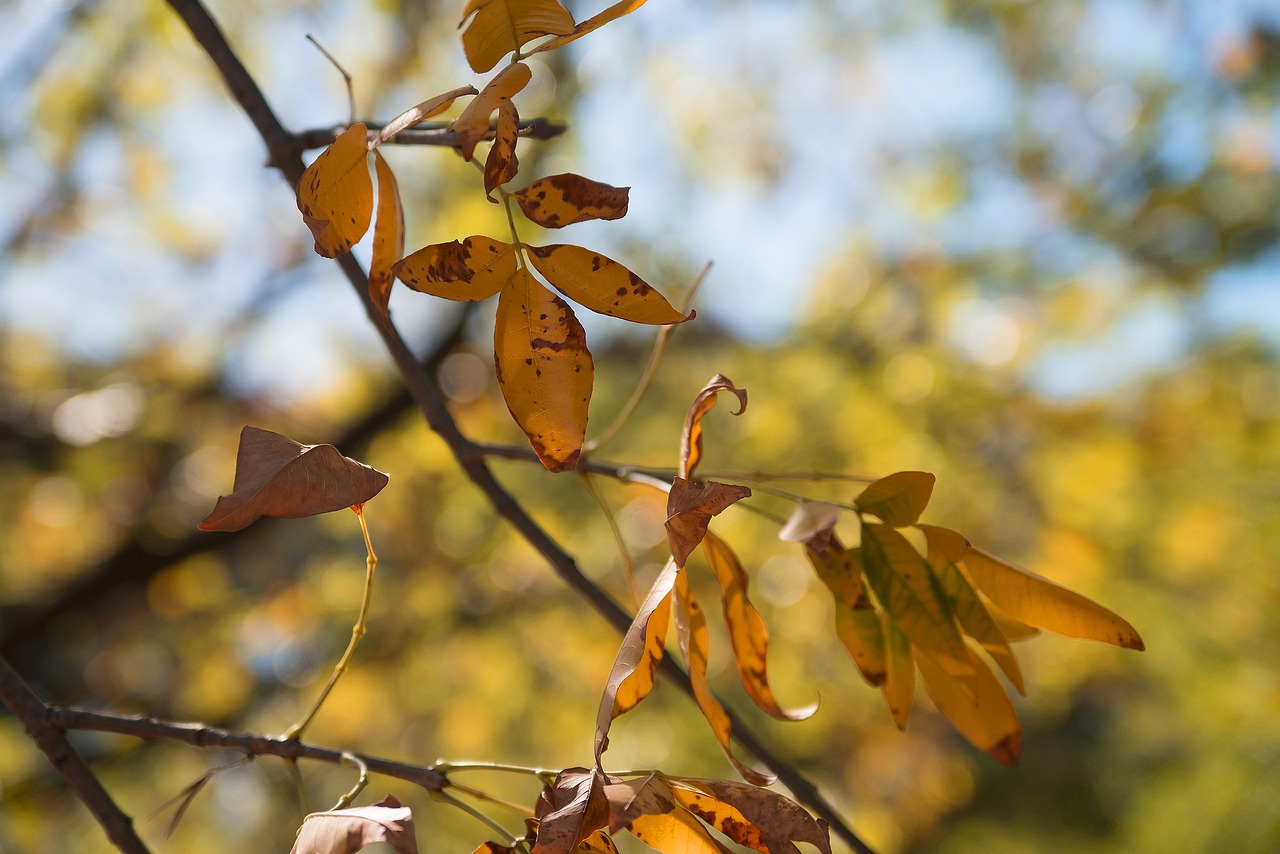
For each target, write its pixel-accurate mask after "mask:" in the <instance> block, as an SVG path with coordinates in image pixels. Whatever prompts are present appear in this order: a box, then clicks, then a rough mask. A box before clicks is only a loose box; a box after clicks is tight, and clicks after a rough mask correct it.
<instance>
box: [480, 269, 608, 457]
mask: <svg viewBox="0 0 1280 854" xmlns="http://www.w3.org/2000/svg"><path fill="white" fill-rule="evenodd" d="M493 342H494V343H493V351H494V357H495V360H496V363H497V374H498V385H499V386H500V387H501V388H502V396H503V398H504V399H505V400H506V402H507V408H508V409H509V410H511V416H512V417H513V418H515V420H516V423H517V424H519V425H520V429H521V430H523V431H524V433H525V435H526V436H528V437H529V444H530V445H532V446H533V450H534V452H535V453H537V455H538V459H540V460H541V461H542V464H543V465H544V466H545V467H546V468H547V469H548V470H550V471H568V470H570V469H573V468H574V467H576V466H577V465H578V457H579V455H580V454H581V453H582V439H583V436H584V435H585V433H586V430H587V410H588V408H589V406H590V404H591V386H592V382H593V379H594V376H595V365H594V363H593V362H592V361H591V353H590V351H589V350H587V337H586V334H585V333H584V332H583V330H582V324H580V323H579V322H578V318H576V317H574V316H573V310H572V309H570V308H569V305H568V303H566V302H565V301H564V300H562V299H560V298H559V297H557V296H556V295H555V294H553V293H551V291H549V290H547V289H546V288H544V287H543V286H542V285H540V284H539V283H538V282H537V281H536V280H535V279H534V278H533V276H531V275H530V274H529V271H528V270H524V269H519V270H516V272H515V273H514V274H512V276H511V278H510V279H508V280H507V283H506V284H505V285H503V287H502V292H501V294H500V296H499V298H498V316H497V319H496V321H495V323H494V331H493Z"/></svg>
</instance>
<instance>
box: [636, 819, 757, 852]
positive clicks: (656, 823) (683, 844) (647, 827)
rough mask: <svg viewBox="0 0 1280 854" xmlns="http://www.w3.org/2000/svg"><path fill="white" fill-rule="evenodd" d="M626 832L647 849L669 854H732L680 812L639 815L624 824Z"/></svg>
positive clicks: (700, 825)
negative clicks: (627, 823) (646, 846)
mask: <svg viewBox="0 0 1280 854" xmlns="http://www.w3.org/2000/svg"><path fill="white" fill-rule="evenodd" d="M627 830H629V831H630V832H631V835H632V836H634V837H635V838H636V839H639V840H640V841H641V842H643V843H644V844H645V845H648V846H649V847H650V848H653V849H655V850H657V851H665V852H670V854H733V852H731V851H730V850H729V849H728V848H726V847H725V846H723V845H721V844H720V843H719V842H717V841H716V840H715V839H713V838H712V837H711V834H710V833H708V832H707V829H706V828H705V827H703V826H702V824H701V823H699V821H698V820H697V819H696V818H694V817H693V816H692V815H690V814H689V813H688V812H686V811H685V810H682V809H681V810H676V811H674V812H671V813H667V814H666V815H644V816H640V817H639V818H637V819H635V820H634V821H632V822H631V823H630V824H629V825H627Z"/></svg>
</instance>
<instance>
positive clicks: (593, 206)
mask: <svg viewBox="0 0 1280 854" xmlns="http://www.w3.org/2000/svg"><path fill="white" fill-rule="evenodd" d="M630 189H631V188H630V187H613V186H610V185H608V184H602V183H600V182H599V181H592V180H591V179H590V178H584V177H582V176H581V175H575V174H573V173H572V172H565V173H562V174H559V175H549V176H547V177H546V178H539V179H538V180H537V181H534V182H533V183H532V184H530V185H529V186H527V187H525V188H524V189H523V190H520V191H519V192H517V193H516V194H515V197H516V201H517V202H519V204H520V210H522V211H524V215H525V216H527V217H528V218H529V219H530V220H531V221H533V222H535V223H537V224H538V225H540V226H542V227H543V228H564V227H565V226H566V225H573V224H574V223H576V222H585V221H587V220H592V219H621V218H622V217H624V216H626V213H627V203H628V195H629V191H630Z"/></svg>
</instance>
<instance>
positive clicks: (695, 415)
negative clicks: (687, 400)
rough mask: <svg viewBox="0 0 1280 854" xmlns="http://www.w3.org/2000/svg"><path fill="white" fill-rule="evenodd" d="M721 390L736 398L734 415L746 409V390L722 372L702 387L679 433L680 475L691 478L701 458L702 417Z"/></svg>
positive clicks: (714, 402) (714, 403) (713, 403)
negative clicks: (682, 429)
mask: <svg viewBox="0 0 1280 854" xmlns="http://www.w3.org/2000/svg"><path fill="white" fill-rule="evenodd" d="M722 391H728V392H732V393H733V394H734V396H736V397H737V398H738V411H737V412H735V413H733V414H734V415H741V414H742V413H743V412H745V411H746V409H747V390H746V389H745V388H738V387H737V386H736V385H734V384H733V380H731V379H729V378H728V377H726V376H725V375H724V374H716V375H715V376H714V377H712V378H711V380H710V382H708V383H707V384H706V385H705V386H703V387H702V391H700V392H698V395H697V397H695V398H694V399H693V404H692V405H691V406H690V407H689V413H688V414H687V415H686V416H685V419H684V432H682V433H681V434H680V477H683V478H686V479H688V480H692V479H693V470H694V469H696V468H697V467H698V463H699V462H701V460H702V417H703V416H704V415H706V414H707V413H708V412H710V411H711V407H713V406H715V405H716V394H717V393H719V392H722Z"/></svg>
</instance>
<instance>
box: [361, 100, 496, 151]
mask: <svg viewBox="0 0 1280 854" xmlns="http://www.w3.org/2000/svg"><path fill="white" fill-rule="evenodd" d="M477 94H479V92H477V90H476V87H474V86H461V87H459V88H457V89H453V90H451V91H449V92H445V93H444V94H443V95H436V96H435V97H434V98H428V99H427V100H425V101H423V102H422V103H421V104H417V105H415V106H413V107H410V108H409V109H407V110H405V111H404V112H403V113H401V114H400V115H398V116H396V117H395V118H394V119H392V120H391V121H389V122H387V123H386V124H385V125H383V127H382V130H380V131H378V135H377V136H376V137H374V139H373V142H371V143H369V147H370V148H377V147H378V146H379V145H381V144H382V143H384V142H386V141H387V140H389V139H391V138H392V137H393V136H395V135H396V134H398V133H400V131H402V130H407V129H409V128H411V127H413V126H414V125H416V124H418V123H419V122H425V121H426V120H427V119H429V118H431V117H432V116H438V115H440V114H441V113H443V112H444V111H445V110H447V109H449V108H450V107H451V106H453V102H454V101H456V100H458V99H459V98H461V97H463V96H464V95H477Z"/></svg>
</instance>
